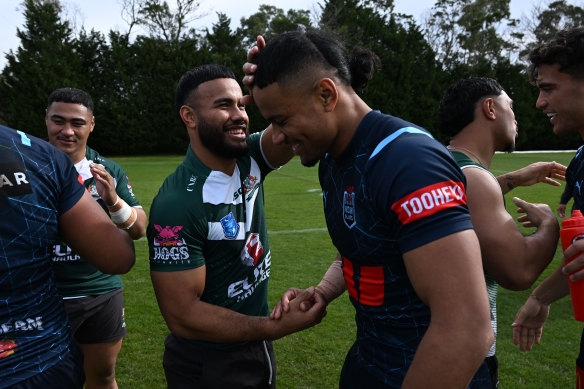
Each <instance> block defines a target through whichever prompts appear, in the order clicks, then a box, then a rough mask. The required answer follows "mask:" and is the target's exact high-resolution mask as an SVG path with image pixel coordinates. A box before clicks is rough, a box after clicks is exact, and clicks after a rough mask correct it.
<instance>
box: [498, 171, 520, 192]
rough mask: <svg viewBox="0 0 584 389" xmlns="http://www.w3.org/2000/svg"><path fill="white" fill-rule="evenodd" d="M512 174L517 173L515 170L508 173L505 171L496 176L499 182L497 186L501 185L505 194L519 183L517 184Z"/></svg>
mask: <svg viewBox="0 0 584 389" xmlns="http://www.w3.org/2000/svg"><path fill="white" fill-rule="evenodd" d="M514 174H517V173H516V172H509V173H505V174H501V175H500V176H497V181H498V182H499V186H500V187H501V190H502V191H503V194H507V193H508V192H509V191H511V190H512V189H513V188H515V187H517V186H519V185H517V182H516V181H517V180H516V178H515V176H514Z"/></svg>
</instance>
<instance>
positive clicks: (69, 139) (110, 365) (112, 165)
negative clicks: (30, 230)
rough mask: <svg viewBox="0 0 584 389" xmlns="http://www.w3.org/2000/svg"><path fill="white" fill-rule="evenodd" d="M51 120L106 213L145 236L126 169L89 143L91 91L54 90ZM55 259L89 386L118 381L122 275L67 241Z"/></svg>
mask: <svg viewBox="0 0 584 389" xmlns="http://www.w3.org/2000/svg"><path fill="white" fill-rule="evenodd" d="M45 122H46V125H47V133H48V138H49V142H50V143H51V144H52V145H53V146H55V147H57V148H58V149H59V150H61V151H63V152H64V153H65V154H67V155H68V156H69V158H71V161H73V163H74V164H75V169H77V172H78V173H79V175H80V176H81V178H82V180H83V185H84V186H85V188H86V189H87V190H88V192H89V193H90V194H91V196H92V197H93V198H94V199H95V200H96V201H97V202H98V204H99V205H100V206H101V207H102V208H103V210H104V213H106V214H107V215H108V216H110V217H111V219H112V222H114V223H116V225H117V226H118V227H119V228H120V229H122V230H124V231H126V232H127V233H128V234H129V235H130V237H132V239H139V238H140V237H142V236H143V235H144V234H145V233H146V213H145V212H144V210H143V209H142V207H141V206H140V203H139V202H138V200H137V199H136V196H134V193H133V192H132V187H131V186H130V182H129V179H128V176H127V175H126V172H125V171H124V169H122V167H121V166H120V165H118V164H117V163H116V162H114V161H111V160H109V159H107V158H104V157H103V156H101V155H99V153H98V152H97V151H95V150H93V149H91V148H90V147H88V146H87V140H88V138H89V135H90V134H91V132H93V129H94V127H95V117H94V105H93V100H92V99H91V96H89V94H88V93H87V92H85V91H83V90H80V89H77V88H60V89H56V90H54V91H53V92H51V94H50V95H49V98H48V103H47V111H46V115H45ZM93 172H97V173H98V174H96V175H94V174H92V173H93ZM106 246H107V245H106ZM113 254H115V253H113ZM53 262H54V271H55V275H56V277H57V287H58V290H59V294H61V296H63V302H64V304H65V310H66V312H67V315H68V316H69V322H70V323H71V329H72V331H73V335H74V336H75V339H76V340H77V342H78V343H79V345H80V346H81V349H82V350H83V354H84V366H85V375H86V382H85V387H86V388H87V389H95V388H112V387H116V386H117V383H116V379H115V377H116V375H115V373H116V360H117V356H118V354H119V352H120V349H121V347H122V339H123V337H124V336H125V335H126V321H125V317H124V313H125V308H124V296H123V294H122V290H123V288H122V279H121V278H120V277H119V276H118V275H116V274H106V273H103V272H101V271H100V270H99V269H97V268H96V267H95V266H93V265H92V264H90V263H88V262H87V261H85V259H84V258H83V257H82V256H81V255H79V254H78V253H76V252H74V251H72V250H71V249H70V248H69V247H67V245H66V244H64V243H63V242H59V243H58V244H55V246H54V247H53Z"/></svg>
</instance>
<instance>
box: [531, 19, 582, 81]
mask: <svg viewBox="0 0 584 389" xmlns="http://www.w3.org/2000/svg"><path fill="white" fill-rule="evenodd" d="M527 58H528V59H529V62H530V65H529V69H528V73H529V79H530V80H531V82H533V83H535V81H536V80H537V73H538V71H537V69H538V67H539V66H540V65H555V64H558V65H559V66H560V67H559V70H560V72H562V73H567V74H569V75H571V76H572V77H574V78H576V79H578V80H582V79H584V28H582V27H578V28H572V29H567V30H560V31H558V32H557V33H556V35H555V36H554V38H553V39H552V40H551V41H549V42H547V43H542V44H540V45H539V46H537V47H536V48H534V49H533V50H531V52H530V53H529V55H528V57H527Z"/></svg>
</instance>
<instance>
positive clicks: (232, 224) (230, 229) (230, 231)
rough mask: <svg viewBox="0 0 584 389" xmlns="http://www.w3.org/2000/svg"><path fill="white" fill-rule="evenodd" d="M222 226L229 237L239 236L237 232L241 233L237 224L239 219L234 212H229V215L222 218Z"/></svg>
mask: <svg viewBox="0 0 584 389" xmlns="http://www.w3.org/2000/svg"><path fill="white" fill-rule="evenodd" d="M221 226H222V227H223V234H225V237H226V238H227V239H235V238H237V234H238V233H239V224H237V221H236V220H235V217H234V216H233V212H229V214H228V215H225V216H223V218H221Z"/></svg>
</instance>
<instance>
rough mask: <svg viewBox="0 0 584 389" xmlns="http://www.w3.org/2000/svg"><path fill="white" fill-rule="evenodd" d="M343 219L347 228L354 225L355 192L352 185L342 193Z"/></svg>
mask: <svg viewBox="0 0 584 389" xmlns="http://www.w3.org/2000/svg"><path fill="white" fill-rule="evenodd" d="M343 221H344V222H345V225H346V226H347V227H349V228H353V227H354V226H355V223H356V220H355V192H354V189H353V187H352V186H350V187H348V188H347V190H346V191H345V193H344V194H343Z"/></svg>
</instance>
